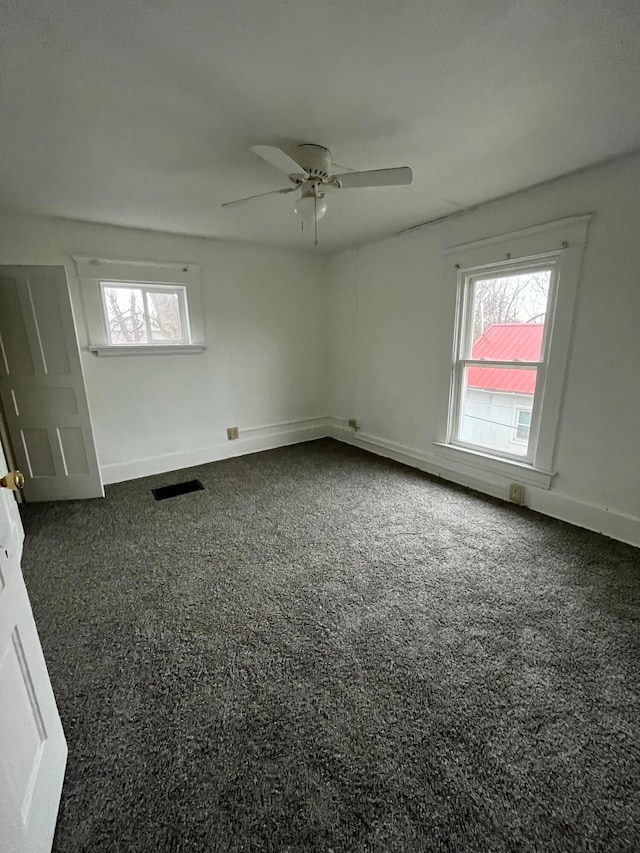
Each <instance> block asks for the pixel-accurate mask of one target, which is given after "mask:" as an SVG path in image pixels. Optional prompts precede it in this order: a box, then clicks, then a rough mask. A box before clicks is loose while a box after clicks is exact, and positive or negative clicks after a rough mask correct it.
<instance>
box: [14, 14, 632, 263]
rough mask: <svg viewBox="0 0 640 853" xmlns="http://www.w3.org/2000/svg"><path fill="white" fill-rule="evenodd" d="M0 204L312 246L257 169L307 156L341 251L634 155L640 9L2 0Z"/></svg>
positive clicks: (272, 181) (331, 245)
mask: <svg viewBox="0 0 640 853" xmlns="http://www.w3.org/2000/svg"><path fill="white" fill-rule="evenodd" d="M2 7H3V11H2V28H1V30H0V115H1V116H2V131H1V133H0V146H1V152H0V205H2V206H3V207H5V208H9V209H25V210H32V211H38V212H41V213H46V214H54V215H59V216H65V217H72V218H76V219H87V220H94V221H98V222H110V223H115V224H119V225H131V226H138V227H143V228H153V229H161V230H168V231H177V232H184V233H189V234H201V235H211V236H215V237H220V238H228V239H234V240H238V239H239V240H247V241H251V242H256V243H263V244H271V245H279V246H289V247H292V248H306V247H309V246H310V239H309V237H308V236H303V235H301V233H300V231H299V223H298V221H297V220H296V218H295V216H294V214H293V212H292V202H291V200H290V197H286V196H282V197H281V196H274V197H272V198H268V199H264V200H261V201H258V202H256V203H255V204H254V205H246V206H244V205H243V206H241V207H238V208H235V209H232V210H222V209H221V208H220V204H221V203H222V202H223V201H228V200H231V199H234V198H239V197H241V196H245V195H250V194H251V193H257V192H261V191H266V190H269V189H276V188H278V187H283V186H286V185H287V178H286V176H285V177H284V179H283V177H281V176H280V175H279V174H278V173H277V172H276V171H275V170H273V169H272V168H271V167H269V166H268V165H267V164H266V163H264V162H262V161H261V160H259V158H258V157H257V156H256V155H255V154H254V153H253V152H252V151H251V150H250V146H251V145H254V144H260V143H261V144H281V145H283V146H285V147H286V146H287V145H289V146H290V145H292V144H296V143H299V142H315V143H319V144H322V145H326V146H328V147H329V148H331V149H332V152H333V156H334V159H335V160H336V161H337V162H339V163H342V164H344V165H346V166H348V167H350V168H352V169H374V168H384V167H387V166H399V165H405V164H406V165H409V166H411V167H412V168H413V170H414V176H415V177H414V184H413V185H412V186H411V187H394V188H388V189H366V190H352V191H343V192H342V193H337V194H335V195H333V196H332V197H331V199H330V209H329V213H328V214H327V216H326V218H325V219H324V220H322V222H321V223H320V239H321V244H322V245H321V248H322V249H324V250H336V249H339V248H343V247H346V246H348V245H354V244H358V243H362V242H365V241H367V240H371V239H375V238H376V237H379V236H382V235H385V234H389V233H393V232H395V231H398V230H401V229H403V228H407V227H410V226H412V225H416V224H419V223H421V222H425V221H428V220H431V219H434V218H436V217H439V216H442V215H446V214H448V213H451V212H452V211H455V210H457V209H459V207H460V206H468V205H473V204H476V203H478V202H481V201H485V200H487V199H490V198H495V197H497V196H500V195H503V194H505V193H508V192H512V191H514V190H517V189H521V188H524V187H527V186H530V185H532V184H535V183H537V182H539V181H542V180H546V179H548V178H551V177H554V176H556V175H560V174H563V173H565V172H568V171H571V170H573V169H576V168H579V167H581V166H584V165H586V164H588V163H591V162H594V161H597V160H600V159H604V158H608V157H611V156H614V155H616V154H619V153H622V152H625V151H628V150H631V149H633V148H635V147H637V146H638V145H640V50H638V39H639V36H640V7H639V6H638V2H637V0H608V2H607V0H430V2H427V0H180V2H178V0H145V2H142V0H55V2H51V0H2Z"/></svg>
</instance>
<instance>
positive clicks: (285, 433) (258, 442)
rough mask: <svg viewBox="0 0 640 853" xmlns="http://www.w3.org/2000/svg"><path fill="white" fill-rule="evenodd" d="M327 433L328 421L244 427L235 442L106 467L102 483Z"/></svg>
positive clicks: (255, 450)
mask: <svg viewBox="0 0 640 853" xmlns="http://www.w3.org/2000/svg"><path fill="white" fill-rule="evenodd" d="M327 435H328V433H327V419H326V418H307V419H306V420H300V421H287V422H286V423H279V424H269V425H268V426H261V427H248V428H246V429H243V428H242V427H241V428H240V437H239V438H238V439H236V440H234V441H224V442H221V443H220V444H213V445H210V446H209V447H199V448H195V449H192V450H181V451H178V452H176V453H164V454H162V455H161V456H148V457H145V458H141V459H132V460H130V461H128V462H114V463H111V464H109V465H102V466H101V467H100V471H101V474H102V482H103V483H104V484H105V485H109V484H110V483H122V482H123V481H125V480H137V479H138V478H139V477H149V476H151V475H152V474H164V473H166V472H167V471H177V470H179V469H181V468H192V467H194V466H195V465H204V464H206V463H207V462H217V461H219V460H220V459H231V458H232V457H234V456H244V455H245V454H247V453H258V452H259V451H261V450H272V449H273V448H275V447H285V446H286V445H288V444H299V443H300V442H303V441H312V440H313V439H316V438H324V437H326V436H327Z"/></svg>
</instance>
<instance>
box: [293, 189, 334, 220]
mask: <svg viewBox="0 0 640 853" xmlns="http://www.w3.org/2000/svg"><path fill="white" fill-rule="evenodd" d="M328 207H329V205H328V204H327V200H326V198H322V197H319V196H315V195H313V194H312V193H304V194H303V195H302V196H300V198H297V199H296V200H295V202H294V205H293V210H294V213H296V214H297V215H298V217H299V218H300V221H301V222H302V225H303V227H304V228H305V229H306V228H312V227H313V226H314V225H315V223H316V222H318V221H319V220H320V219H322V217H323V216H325V214H326V212H327V209H328Z"/></svg>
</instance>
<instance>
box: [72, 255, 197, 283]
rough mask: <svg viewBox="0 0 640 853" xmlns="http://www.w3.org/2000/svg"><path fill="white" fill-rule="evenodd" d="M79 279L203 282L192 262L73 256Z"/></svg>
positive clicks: (195, 265)
mask: <svg viewBox="0 0 640 853" xmlns="http://www.w3.org/2000/svg"><path fill="white" fill-rule="evenodd" d="M71 257H72V259H73V262H74V264H75V266H76V270H77V272H78V276H79V277H80V278H98V279H100V278H102V279H109V278H113V279H114V280H115V281H118V280H120V281H136V282H145V283H148V284H154V283H157V282H163V281H165V280H167V283H169V284H180V283H182V284H188V283H191V284H195V283H197V282H199V281H200V265H199V264H194V263H191V261H150V260H131V259H118V258H96V257H91V256H89V255H71Z"/></svg>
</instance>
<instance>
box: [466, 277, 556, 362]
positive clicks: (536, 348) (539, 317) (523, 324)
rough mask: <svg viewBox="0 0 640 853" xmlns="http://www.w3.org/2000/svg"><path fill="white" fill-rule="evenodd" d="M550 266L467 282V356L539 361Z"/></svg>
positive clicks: (495, 359)
mask: <svg viewBox="0 0 640 853" xmlns="http://www.w3.org/2000/svg"><path fill="white" fill-rule="evenodd" d="M550 282H551V270H549V269H546V270H534V271H532V272H528V273H519V274H517V275H506V276H502V277H500V278H494V277H492V278H486V279H474V280H473V282H472V284H471V288H470V290H471V293H470V297H471V302H470V307H471V335H470V340H471V352H468V353H466V357H467V358H484V359H488V360H492V361H539V360H540V358H541V355H542V336H543V332H544V321H545V315H546V312H547V301H548V296H549V285H550Z"/></svg>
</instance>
